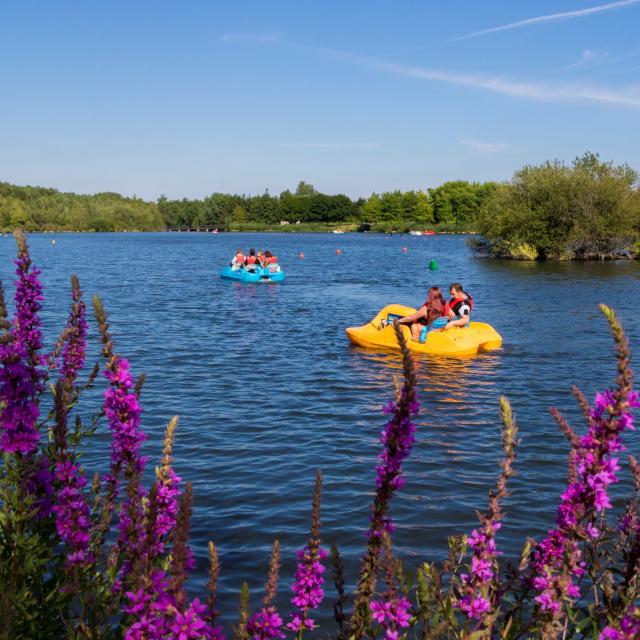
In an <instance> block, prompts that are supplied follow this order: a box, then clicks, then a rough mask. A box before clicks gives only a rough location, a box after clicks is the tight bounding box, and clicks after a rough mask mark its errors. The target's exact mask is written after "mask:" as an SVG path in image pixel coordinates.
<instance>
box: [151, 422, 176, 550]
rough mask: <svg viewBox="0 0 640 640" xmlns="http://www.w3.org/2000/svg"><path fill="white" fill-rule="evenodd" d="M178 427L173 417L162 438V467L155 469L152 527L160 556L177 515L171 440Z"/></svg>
mask: <svg viewBox="0 0 640 640" xmlns="http://www.w3.org/2000/svg"><path fill="white" fill-rule="evenodd" d="M177 425H178V416H174V417H173V418H172V419H171V420H170V422H169V424H168V425H167V431H166V434H165V438H164V450H163V457H162V465H161V466H160V468H159V469H156V479H157V493H156V497H155V500H156V509H157V513H156V522H155V527H154V536H153V537H154V540H155V543H156V549H155V553H156V554H157V555H160V554H161V553H162V552H163V550H164V544H165V542H164V537H165V536H167V535H168V534H170V533H171V532H172V531H173V529H174V527H175V525H176V516H177V514H178V497H179V496H180V489H179V488H178V487H179V484H180V480H181V478H180V476H178V475H176V472H175V471H174V470H173V467H172V466H171V452H172V449H173V439H174V434H175V430H176V426H177Z"/></svg>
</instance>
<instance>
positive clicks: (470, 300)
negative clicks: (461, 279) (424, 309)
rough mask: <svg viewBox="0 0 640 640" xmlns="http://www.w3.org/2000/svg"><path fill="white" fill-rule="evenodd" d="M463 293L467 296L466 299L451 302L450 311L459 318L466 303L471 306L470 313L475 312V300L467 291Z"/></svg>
mask: <svg viewBox="0 0 640 640" xmlns="http://www.w3.org/2000/svg"><path fill="white" fill-rule="evenodd" d="M463 293H464V294H465V295H466V296H467V297H466V298H451V300H449V309H451V311H453V313H455V314H456V315H457V316H459V315H460V314H459V313H458V311H460V307H461V306H463V305H464V304H465V303H466V304H467V305H468V306H469V312H471V311H473V298H472V297H471V296H470V295H469V294H468V293H467V292H466V291H463Z"/></svg>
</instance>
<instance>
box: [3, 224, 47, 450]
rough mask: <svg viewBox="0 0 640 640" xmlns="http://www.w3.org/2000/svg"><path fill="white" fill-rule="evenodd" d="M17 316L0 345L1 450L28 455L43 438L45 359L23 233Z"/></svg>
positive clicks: (34, 278)
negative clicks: (41, 404)
mask: <svg viewBox="0 0 640 640" xmlns="http://www.w3.org/2000/svg"><path fill="white" fill-rule="evenodd" d="M16 240H17V242H18V259H17V260H16V265H17V267H18V268H17V269H16V275H17V276H18V280H17V281H16V294H15V302H16V313H15V316H14V320H13V326H12V327H11V330H10V331H9V333H8V335H5V336H3V340H2V341H1V342H0V365H1V366H0V406H2V411H1V412H0V432H1V435H0V450H2V451H4V452H5V453H18V454H22V455H29V454H32V453H34V452H35V451H36V449H37V448H38V441H39V438H40V434H39V433H38V431H37V428H36V422H37V420H38V416H39V415H40V409H39V407H38V402H37V397H38V394H39V393H40V391H41V390H42V382H43V373H42V371H41V370H40V368H39V367H40V365H41V364H42V363H43V361H44V359H43V357H42V356H41V355H40V354H39V353H38V350H39V349H40V348H41V347H42V333H41V331H40V318H39V316H38V312H39V311H40V302H41V300H42V286H41V285H40V282H39V280H38V274H39V273H40V272H39V271H38V270H37V269H35V268H33V269H31V259H30V258H29V252H28V248H27V244H26V241H25V239H24V236H23V235H22V233H16Z"/></svg>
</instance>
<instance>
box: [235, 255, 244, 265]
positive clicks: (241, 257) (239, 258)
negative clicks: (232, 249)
mask: <svg viewBox="0 0 640 640" xmlns="http://www.w3.org/2000/svg"><path fill="white" fill-rule="evenodd" d="M235 261H236V264H243V263H244V254H243V253H236V257H235Z"/></svg>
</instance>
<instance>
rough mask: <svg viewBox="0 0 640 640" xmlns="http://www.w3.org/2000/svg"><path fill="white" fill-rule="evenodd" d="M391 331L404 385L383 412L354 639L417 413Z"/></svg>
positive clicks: (408, 371)
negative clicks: (380, 449) (401, 368)
mask: <svg viewBox="0 0 640 640" xmlns="http://www.w3.org/2000/svg"><path fill="white" fill-rule="evenodd" d="M394 329H395V332H396V337H397V340H398V344H399V345H400V349H401V351H402V363H403V374H404V385H403V388H402V390H401V391H400V392H399V393H398V395H397V397H396V400H395V402H394V401H391V402H389V403H388V404H387V405H386V406H385V407H384V409H383V411H384V413H385V414H387V415H391V418H390V420H389V421H388V422H387V423H386V425H385V427H384V430H383V432H382V436H381V438H380V442H381V444H382V445H383V450H382V453H381V454H380V464H379V465H378V466H377V467H376V493H375V497H374V500H373V505H372V508H371V526H370V527H369V530H368V532H367V535H368V541H367V550H366V552H365V556H364V558H363V561H362V567H361V569H360V578H359V580H358V586H357V594H356V601H355V606H354V613H353V615H352V617H351V620H350V623H349V626H350V635H355V636H357V637H360V636H363V635H365V624H366V619H367V617H368V610H369V601H370V600H371V597H372V596H373V594H374V592H375V587H376V580H377V572H378V564H379V556H380V548H381V541H382V538H383V536H384V534H385V533H391V532H392V531H393V525H392V523H391V518H390V517H389V508H390V504H391V499H392V498H393V495H394V493H395V491H396V490H397V489H399V488H401V487H402V486H403V484H404V478H402V477H401V473H402V462H403V461H404V460H405V458H406V457H407V456H408V455H409V453H410V451H411V446H412V444H413V442H414V434H415V430H416V427H415V425H414V423H413V421H412V417H413V416H414V415H417V414H418V411H419V409H420V405H419V403H418V400H417V396H416V385H417V380H416V375H415V371H414V365H413V359H412V358H411V353H410V351H409V349H408V347H407V343H406V340H405V338H404V335H403V333H402V331H401V329H400V327H399V326H398V325H394Z"/></svg>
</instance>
